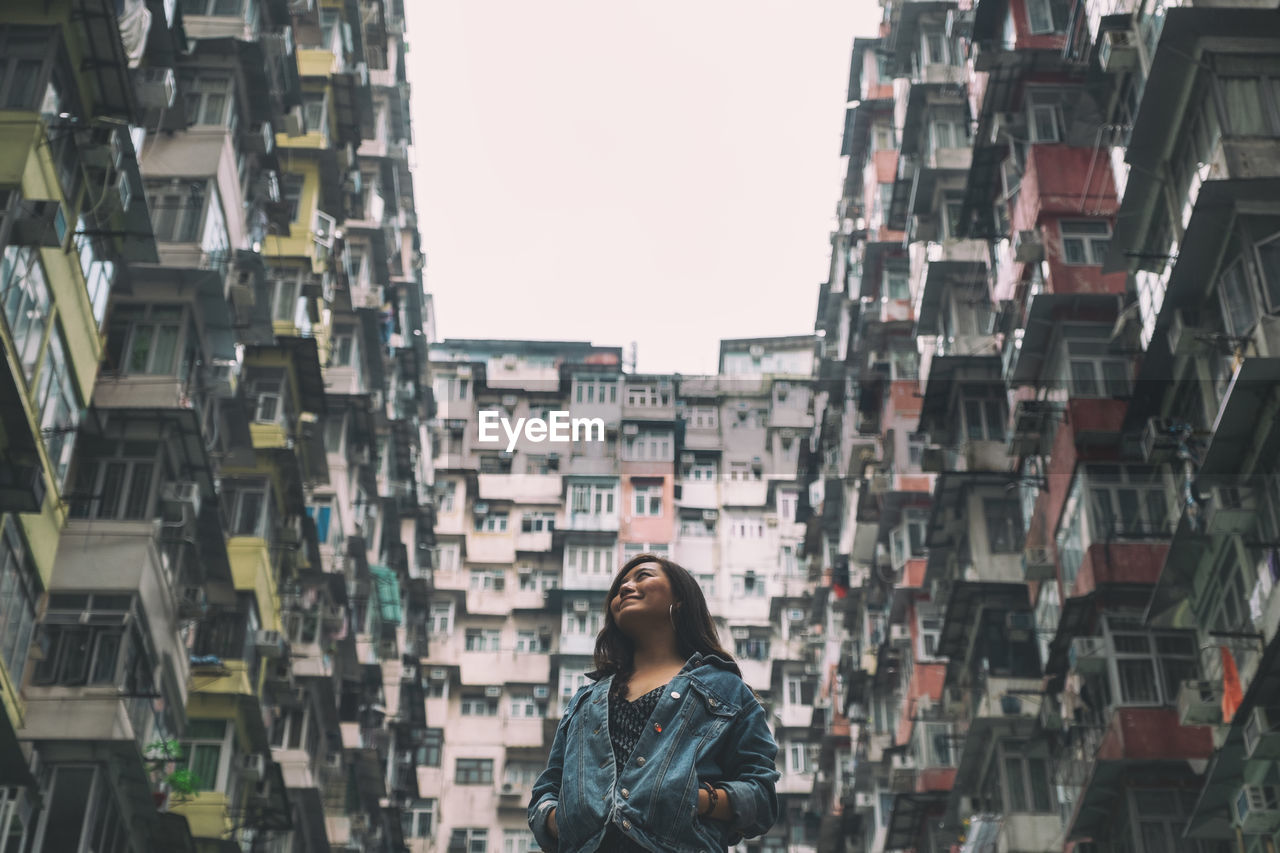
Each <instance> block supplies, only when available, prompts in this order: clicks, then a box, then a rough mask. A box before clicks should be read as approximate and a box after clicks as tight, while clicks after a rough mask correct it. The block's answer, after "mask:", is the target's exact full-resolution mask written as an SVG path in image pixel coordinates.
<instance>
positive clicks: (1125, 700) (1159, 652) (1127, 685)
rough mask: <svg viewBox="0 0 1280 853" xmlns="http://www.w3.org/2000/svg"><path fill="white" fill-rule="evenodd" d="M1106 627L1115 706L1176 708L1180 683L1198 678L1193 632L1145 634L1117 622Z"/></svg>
mask: <svg viewBox="0 0 1280 853" xmlns="http://www.w3.org/2000/svg"><path fill="white" fill-rule="evenodd" d="M1113 626H1114V627H1113ZM1107 627H1108V629H1109V633H1110V639H1111V642H1110V645H1111V650H1112V654H1111V656H1110V657H1111V660H1110V663H1111V666H1112V667H1113V668H1114V669H1113V677H1114V679H1115V681H1114V688H1113V698H1114V703H1115V704H1117V705H1175V704H1177V701H1178V690H1179V689H1180V687H1181V686H1182V682H1183V681H1190V680H1194V679H1197V678H1199V677H1200V660H1199V656H1198V655H1197V652H1196V640H1195V638H1196V635H1195V634H1194V633H1193V632H1156V631H1151V632H1148V631H1146V630H1144V629H1143V628H1142V627H1141V626H1139V625H1137V624H1134V625H1132V626H1130V625H1127V624H1124V623H1120V622H1119V620H1116V619H1111V620H1109V622H1108V626H1107Z"/></svg>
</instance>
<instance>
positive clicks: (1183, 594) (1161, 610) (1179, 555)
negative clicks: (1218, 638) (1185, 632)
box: [1146, 512, 1211, 628]
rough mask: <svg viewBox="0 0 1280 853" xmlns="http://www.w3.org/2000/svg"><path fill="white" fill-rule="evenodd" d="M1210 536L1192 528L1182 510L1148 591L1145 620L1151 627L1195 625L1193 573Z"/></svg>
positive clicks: (1208, 550)
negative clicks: (1150, 588)
mask: <svg viewBox="0 0 1280 853" xmlns="http://www.w3.org/2000/svg"><path fill="white" fill-rule="evenodd" d="M1210 544H1211V543H1210V542H1209V539H1208V538H1207V537H1206V536H1204V535H1203V534H1202V533H1196V532H1194V531H1192V529H1191V523H1190V519H1188V517H1187V514H1186V513H1185V512H1184V513H1183V514H1182V517H1181V518H1179V519H1178V526H1177V527H1175V528H1174V531H1173V539H1172V540H1171V541H1170V542H1169V550H1168V552H1167V554H1166V555H1165V561H1164V567H1163V568H1161V570H1160V578H1159V580H1157V581H1156V586H1155V589H1154V590H1153V591H1152V593H1151V604H1150V605H1149V606H1148V607H1147V616H1146V621H1147V623H1148V624H1150V625H1151V627H1153V628H1196V627H1198V626H1199V621H1198V620H1197V619H1196V616H1195V614H1194V613H1193V612H1192V601H1193V594H1194V591H1195V578H1196V573H1197V572H1198V571H1199V570H1200V563H1201V561H1202V560H1203V558H1204V556H1205V554H1206V553H1209V552H1210Z"/></svg>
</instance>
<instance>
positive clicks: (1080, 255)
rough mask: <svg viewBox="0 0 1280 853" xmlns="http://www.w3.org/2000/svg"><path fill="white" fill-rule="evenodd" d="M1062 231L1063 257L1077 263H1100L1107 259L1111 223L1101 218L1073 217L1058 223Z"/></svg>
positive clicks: (1067, 260)
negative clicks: (1100, 219)
mask: <svg viewBox="0 0 1280 853" xmlns="http://www.w3.org/2000/svg"><path fill="white" fill-rule="evenodd" d="M1058 228H1059V230H1060V231H1061V233H1062V259H1063V261H1064V262H1065V263H1068V264H1076V265H1098V264H1101V263H1102V262H1103V261H1105V260H1106V259H1107V251H1108V249H1109V248H1110V246H1111V225H1110V224H1108V223H1106V222H1102V221H1099V220H1087V219H1078V220H1077V219H1073V220H1063V221H1062V222H1060V223H1058Z"/></svg>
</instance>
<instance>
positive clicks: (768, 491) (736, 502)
mask: <svg viewBox="0 0 1280 853" xmlns="http://www.w3.org/2000/svg"><path fill="white" fill-rule="evenodd" d="M813 346H814V344H813V338H812V336H809V335H805V336H799V337H794V338H763V339H750V340H746V339H744V340H734V341H724V342H723V343H722V345H721V355H720V365H719V371H718V373H717V374H716V375H714V376H679V375H649V374H639V373H627V372H624V371H623V354H622V350H621V349H620V348H618V347H600V346H593V345H591V344H588V343H581V342H540V341H495V340H449V339H446V340H444V341H442V342H440V343H437V344H435V345H433V346H432V347H431V371H430V372H431V376H432V378H433V382H434V389H433V390H434V393H435V399H436V403H437V419H436V421H435V422H434V423H435V427H434V429H433V436H432V440H431V449H432V454H433V457H434V458H433V467H434V472H435V473H434V476H435V480H434V483H433V485H432V492H433V494H434V495H435V496H436V498H437V517H436V524H435V531H434V532H435V545H434V547H433V549H432V552H431V553H432V565H433V573H432V589H433V590H434V592H433V595H432V598H431V604H430V613H429V619H430V629H431V645H430V648H429V651H428V654H427V656H426V657H425V659H424V661H423V668H422V672H423V674H424V676H425V688H424V689H425V693H426V697H427V698H426V704H427V720H428V721H429V723H430V728H429V729H428V732H429V734H428V737H429V739H430V740H431V742H432V744H433V745H434V747H433V750H432V751H431V753H430V754H429V760H427V761H426V762H425V765H426V766H424V767H423V768H422V769H421V770H420V771H419V773H420V784H419V787H420V790H421V791H422V796H423V799H422V800H421V801H420V802H419V804H418V806H417V809H418V811H417V814H418V815H419V816H420V819H419V820H418V822H417V823H415V825H414V829H415V834H416V835H417V836H418V838H414V839H409V841H410V843H411V844H412V845H414V846H412V849H414V850H428V849H440V848H442V847H443V848H444V849H449V850H467V851H470V850H502V851H526V850H536V849H537V848H536V845H535V842H534V841H533V838H532V835H531V834H530V832H529V830H528V827H527V824H526V810H527V807H528V803H529V794H530V789H531V786H532V784H533V782H534V780H535V779H536V778H537V776H538V774H539V773H540V772H541V770H542V768H543V767H544V766H545V764H546V759H547V754H548V751H549V749H550V746H551V739H552V737H553V736H554V733H555V729H556V725H557V723H558V722H559V716H560V713H561V710H562V708H563V705H564V703H565V702H566V701H567V700H568V699H569V698H570V697H571V696H572V695H573V693H574V692H575V691H576V690H577V689H578V688H579V687H581V686H582V685H583V684H585V683H586V673H587V672H589V671H590V670H591V669H592V663H591V660H592V654H593V652H594V650H595V638H596V635H597V634H598V633H599V631H600V629H601V628H602V627H603V607H604V597H605V594H606V592H607V590H608V587H609V584H610V582H611V581H612V579H613V576H614V574H615V573H616V572H617V569H618V567H619V566H620V565H621V564H622V563H623V562H625V561H626V560H627V559H629V558H630V557H632V556H634V555H636V554H640V553H646V552H648V553H656V554H662V555H666V556H669V557H671V558H672V559H674V560H676V561H677V562H679V563H681V564H682V565H684V566H686V567H687V568H688V569H689V570H690V571H691V572H693V573H694V574H695V575H696V576H697V578H698V580H699V582H700V584H701V585H702V589H703V591H704V592H705V594H706V596H707V599H708V602H709V604H710V606H711V609H712V613H713V614H714V616H715V618H716V621H717V627H718V628H719V631H720V636H721V639H722V641H723V642H724V644H725V645H726V647H727V648H729V649H731V650H732V651H733V652H734V654H735V655H736V657H737V658H738V660H739V663H740V664H741V666H742V669H743V673H744V675H745V677H746V680H747V682H748V683H750V684H751V685H752V687H753V688H755V689H756V690H757V691H758V692H759V693H760V694H761V695H762V697H764V698H765V700H766V703H767V705H768V707H769V711H770V714H771V721H772V724H773V727H774V731H775V734H776V736H777V738H778V740H779V745H780V756H779V769H780V771H781V772H782V774H783V775H782V780H781V782H780V784H779V793H780V796H781V798H782V800H783V802H784V818H783V820H781V821H780V822H779V825H778V827H776V828H775V830H774V831H773V832H772V833H770V834H769V835H768V836H766V837H764V838H762V839H756V840H752V841H751V842H748V843H747V844H744V845H743V849H750V850H783V849H791V850H812V849H813V846H814V842H815V840H816V827H817V815H816V814H815V813H814V812H813V811H812V809H810V808H809V795H810V790H811V788H812V785H813V768H814V763H815V760H816V752H815V746H816V745H815V743H814V742H813V739H812V736H811V727H812V725H813V721H814V719H815V713H821V711H822V709H823V700H820V699H819V698H818V697H816V696H814V695H813V693H812V690H811V687H812V685H811V678H812V676H813V674H814V673H815V672H816V671H817V666H818V661H819V658H820V655H819V654H818V651H819V646H818V644H817V643H816V640H821V637H820V636H818V632H816V631H815V629H814V627H813V626H814V624H815V622H814V614H815V612H817V611H819V610H821V607H822V604H821V602H818V601H817V599H816V598H815V595H814V588H815V587H816V586H818V583H817V581H818V578H816V577H810V570H809V566H810V565H811V561H810V559H809V558H808V556H807V555H806V552H805V517H804V515H803V513H804V508H805V507H806V506H807V500H808V495H807V494H805V495H802V494H801V492H800V488H799V486H798V483H797V476H796V473H797V470H798V466H799V464H800V462H799V460H800V459H801V457H802V456H803V455H804V453H805V452H806V450H805V448H806V447H807V445H808V443H809V439H810V437H811V435H812V434H813V431H814V419H813V414H812V412H813V390H812V388H813V361H814V359H813ZM557 413H561V414H559V415H558V414H557ZM559 416H563V417H565V418H566V419H567V421H568V422H570V423H572V422H577V421H582V422H584V423H586V422H590V423H592V424H594V425H593V426H591V427H583V431H582V433H581V435H580V437H579V439H578V440H575V441H570V442H565V443H556V442H553V441H550V440H547V438H546V436H544V435H541V434H539V435H530V434H529V433H527V432H521V433H520V434H519V435H518V436H517V438H516V439H515V440H514V441H511V440H509V438H508V436H507V434H506V433H505V432H503V431H502V430H500V429H497V427H496V421H493V420H492V419H497V418H501V419H506V421H507V422H508V423H509V424H511V425H514V424H516V423H517V422H518V421H519V419H521V418H526V419H527V418H536V419H542V420H543V421H547V422H548V423H551V422H553V418H555V417H559ZM487 420H489V421H490V423H491V424H494V426H493V429H489V428H487V427H486V426H485V424H486V421H487ZM815 708H817V710H816V711H815ZM433 845H434V846H433Z"/></svg>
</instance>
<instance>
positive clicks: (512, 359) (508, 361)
mask: <svg viewBox="0 0 1280 853" xmlns="http://www.w3.org/2000/svg"><path fill="white" fill-rule="evenodd" d="M518 363H519V359H518V358H517V357H516V356H515V355H514V354H512V353H508V354H506V355H504V356H503V357H502V366H503V367H505V368H506V369H507V370H515V369H516V365H517V364H518Z"/></svg>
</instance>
